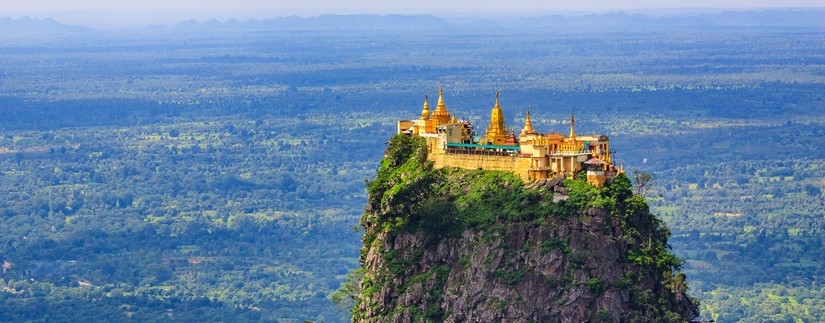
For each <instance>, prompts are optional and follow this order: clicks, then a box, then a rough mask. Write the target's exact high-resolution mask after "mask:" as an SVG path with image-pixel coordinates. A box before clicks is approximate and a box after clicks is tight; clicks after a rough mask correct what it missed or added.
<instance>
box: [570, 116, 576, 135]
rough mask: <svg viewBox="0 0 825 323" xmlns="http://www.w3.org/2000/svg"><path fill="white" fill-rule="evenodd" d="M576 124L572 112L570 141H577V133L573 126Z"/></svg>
mask: <svg viewBox="0 0 825 323" xmlns="http://www.w3.org/2000/svg"><path fill="white" fill-rule="evenodd" d="M575 124H576V119H575V118H573V112H572V111H570V139H576V131H575V130H574V129H573V126H575Z"/></svg>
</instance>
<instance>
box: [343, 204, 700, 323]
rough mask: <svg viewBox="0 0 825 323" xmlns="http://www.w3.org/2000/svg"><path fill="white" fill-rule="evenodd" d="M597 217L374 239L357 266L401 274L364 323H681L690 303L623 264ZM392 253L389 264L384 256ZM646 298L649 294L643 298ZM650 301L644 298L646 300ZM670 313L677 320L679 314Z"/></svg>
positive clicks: (367, 304)
mask: <svg viewBox="0 0 825 323" xmlns="http://www.w3.org/2000/svg"><path fill="white" fill-rule="evenodd" d="M612 222H613V221H612V220H611V218H610V216H609V215H608V214H607V213H606V212H605V211H604V210H597V209H593V210H588V211H587V212H585V213H583V214H580V215H578V216H575V217H570V218H568V219H556V220H553V221H546V222H543V223H542V222H541V221H539V223H536V222H527V223H518V222H515V223H502V224H501V225H498V226H494V227H493V228H490V230H484V231H480V230H465V231H463V232H462V233H461V235H460V236H459V237H451V238H446V239H441V240H439V241H433V239H432V238H431V237H427V236H426V235H425V234H424V233H420V232H419V233H409V232H405V233H399V234H397V235H393V236H384V237H381V238H379V239H380V240H381V243H380V244H376V245H374V246H373V247H372V248H370V249H369V251H368V252H367V257H366V259H365V261H364V265H365V268H366V269H367V271H368V272H370V273H381V272H382V271H384V270H386V269H388V268H397V266H399V262H403V263H404V265H405V266H406V267H405V268H403V270H400V272H399V274H398V275H395V276H394V277H393V278H392V279H391V280H390V281H388V282H387V284H382V285H380V287H378V289H377V290H376V291H375V293H374V294H372V295H371V297H369V298H367V299H365V300H363V301H362V302H361V303H360V305H359V306H360V311H363V313H364V316H363V317H360V318H358V320H361V321H365V322H417V321H423V320H428V319H429V320H436V321H439V320H443V321H444V322H530V321H533V322H588V321H590V322H632V321H638V322H652V321H657V320H661V321H668V318H667V313H665V312H666V311H659V310H658V309H657V310H650V309H649V308H645V307H646V306H647V305H646V303H648V302H649V303H651V304H654V305H655V306H656V307H658V306H659V298H663V299H664V300H665V302H667V303H668V307H667V311H670V312H672V313H671V314H672V318H671V319H672V320H675V321H682V322H685V321H687V319H688V318H689V317H686V316H689V313H692V311H693V309H692V308H693V307H692V306H693V305H692V304H690V302H688V301H686V300H687V299H688V298H687V297H685V296H684V295H681V296H682V297H681V298H680V299H683V300H685V301H682V302H676V298H677V297H678V296H677V295H676V294H675V293H673V292H671V291H670V290H669V289H667V288H665V286H664V285H663V284H662V283H661V280H662V277H661V276H662V273H661V272H656V271H655V270H650V269H649V268H642V267H640V266H638V265H635V264H632V263H628V262H627V261H626V258H627V252H628V245H627V243H624V242H623V241H617V240H616V237H621V236H622V232H620V231H621V229H620V228H619V227H618V225H617V224H616V223H612ZM388 254H392V255H393V256H392V257H391V258H388V257H387V256H386V255H388ZM651 295H653V296H652V297H651ZM648 298H652V299H648ZM678 313H685V314H684V315H679V314H678Z"/></svg>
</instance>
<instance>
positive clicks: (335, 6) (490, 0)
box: [0, 0, 825, 24]
mask: <svg viewBox="0 0 825 323" xmlns="http://www.w3.org/2000/svg"><path fill="white" fill-rule="evenodd" d="M796 7H825V0H697V1H683V0H680V1H675V0H623V1H617V0H578V1H577V0H550V1H547V0H347V1H341V0H338V1H331V0H71V1H67V0H2V1H0V17H2V16H11V17H20V16H32V17H36V18H55V19H58V20H59V21H61V22H67V23H76V24H84V23H85V24H105V23H106V22H107V21H109V22H110V23H111V22H119V23H126V22H133V23H141V22H146V23H164V22H166V23H171V22H175V21H179V20H183V19H208V18H217V19H220V20H225V19H229V18H237V19H240V20H246V19H252V18H257V19H260V18H272V17H278V16H289V15H300V16H315V15H319V14H327V13H333V14H348V13H375V14H394V13H397V14H433V15H441V16H449V15H493V14H495V15H502V14H510V15H524V14H532V15H536V14H548V13H558V12H606V11H619V10H626V11H635V10H651V9H686V8H700V9H710V10H712V9H764V8H796Z"/></svg>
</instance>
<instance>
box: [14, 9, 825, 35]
mask: <svg viewBox="0 0 825 323" xmlns="http://www.w3.org/2000/svg"><path fill="white" fill-rule="evenodd" d="M823 18H825V9H823V8H817V9H793V10H790V9H788V10H779V9H776V10H764V11H724V12H720V13H695V14H684V15H680V16H677V15H670V16H651V15H645V14H638V13H625V12H613V13H604V14H586V15H548V16H536V17H522V18H509V19H497V18H490V17H487V18H479V19H477V20H466V19H465V20H464V21H463V22H460V23H458V22H451V21H449V20H448V19H445V18H441V17H437V16H432V15H367V14H354V15H321V16H316V17H298V16H289V17H277V18H273V19H263V20H254V19H253V20H247V21H238V20H236V19H230V20H227V21H223V22H222V21H218V20H215V19H211V20H207V21H196V20H185V21H181V22H179V23H178V24H176V25H173V26H151V27H147V29H152V30H174V31H255V30H324V29H345V30H346V29H350V30H378V29H391V30H413V29H445V28H548V27H579V26H593V27H600V26H628V27H644V26H674V27H678V26H704V27H714V26H719V27H725V26H762V27H825V19H823ZM89 31H91V29H89V28H86V27H83V26H69V25H64V24H61V23H59V22H57V21H55V20H53V19H36V18H29V17H23V18H16V19H13V18H8V17H5V18H3V17H0V36H2V35H3V34H7V35H25V34H32V33H67V32H69V33H81V32H89Z"/></svg>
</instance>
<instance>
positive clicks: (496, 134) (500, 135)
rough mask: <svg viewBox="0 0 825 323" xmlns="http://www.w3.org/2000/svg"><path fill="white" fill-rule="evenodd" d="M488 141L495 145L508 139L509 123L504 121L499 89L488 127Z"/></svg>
mask: <svg viewBox="0 0 825 323" xmlns="http://www.w3.org/2000/svg"><path fill="white" fill-rule="evenodd" d="M486 137H487V142H490V143H492V144H493V145H502V144H504V142H505V141H506V140H507V137H508V132H507V125H506V124H505V122H504V111H502V110H501V105H500V104H499V103H498V90H496V104H495V105H494V106H493V110H492V111H491V112H490V126H489V127H488V128H487V133H486Z"/></svg>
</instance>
